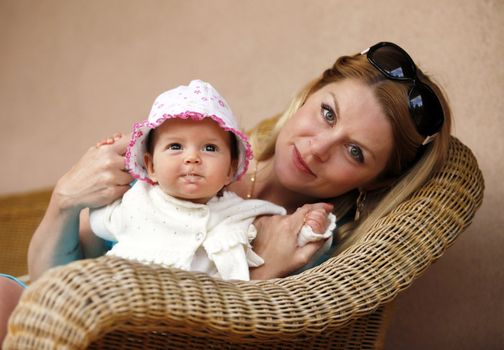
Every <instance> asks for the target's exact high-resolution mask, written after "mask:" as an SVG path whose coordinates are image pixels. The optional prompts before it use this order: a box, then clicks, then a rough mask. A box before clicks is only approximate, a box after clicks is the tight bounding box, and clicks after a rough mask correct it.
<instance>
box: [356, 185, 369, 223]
mask: <svg viewBox="0 0 504 350" xmlns="http://www.w3.org/2000/svg"><path fill="white" fill-rule="evenodd" d="M366 195H367V192H366V191H361V190H359V196H358V197H357V202H356V208H355V217H354V221H358V220H359V218H360V217H361V214H362V213H363V211H364V204H365V203H364V202H365V201H366Z"/></svg>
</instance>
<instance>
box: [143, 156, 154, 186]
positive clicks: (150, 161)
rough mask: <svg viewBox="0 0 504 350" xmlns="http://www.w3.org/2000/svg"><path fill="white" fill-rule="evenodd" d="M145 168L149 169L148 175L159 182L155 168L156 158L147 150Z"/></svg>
mask: <svg viewBox="0 0 504 350" xmlns="http://www.w3.org/2000/svg"><path fill="white" fill-rule="evenodd" d="M144 163H145V170H147V175H148V176H149V179H151V180H152V182H156V183H157V177H156V172H155V170H154V160H153V159H152V154H150V153H149V152H145V154H144Z"/></svg>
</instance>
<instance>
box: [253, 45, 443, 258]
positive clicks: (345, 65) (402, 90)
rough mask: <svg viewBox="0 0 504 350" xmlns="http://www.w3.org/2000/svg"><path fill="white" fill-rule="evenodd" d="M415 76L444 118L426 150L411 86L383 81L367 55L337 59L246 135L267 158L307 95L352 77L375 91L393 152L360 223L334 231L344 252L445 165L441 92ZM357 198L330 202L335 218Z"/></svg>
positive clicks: (260, 155) (259, 156)
mask: <svg viewBox="0 0 504 350" xmlns="http://www.w3.org/2000/svg"><path fill="white" fill-rule="evenodd" d="M417 74H418V77H419V79H420V80H421V81H422V82H423V83H424V84H427V85H429V86H430V87H431V88H432V90H433V91H434V92H435V93H436V95H437V96H438V99H439V101H440V102H441V105H442V108H443V112H444V119H445V120H444V124H443V126H442V129H441V130H440V132H439V134H438V135H437V136H436V138H435V139H434V140H433V141H432V142H431V143H430V144H428V145H427V146H422V142H423V141H424V139H425V137H423V136H421V135H420V134H419V133H418V132H417V130H416V127H415V125H414V123H413V120H412V117H411V115H410V112H409V107H408V91H409V89H410V87H411V83H404V82H397V81H392V80H390V79H387V78H386V77H385V76H384V75H383V74H381V73H380V72H379V71H378V70H377V69H375V68H374V67H373V66H372V65H371V64H370V63H369V62H368V60H367V57H366V56H365V55H360V54H357V55H354V56H343V57H340V58H338V59H337V60H336V62H335V63H334V65H333V66H332V67H331V68H329V69H327V70H325V71H324V73H323V74H322V76H321V77H319V78H318V79H315V80H314V81H312V82H310V83H308V84H307V85H306V86H305V87H304V88H303V89H302V90H301V91H300V92H299V93H298V94H297V95H296V96H295V97H294V98H293V99H292V101H291V103H290V105H289V106H288V108H287V109H286V110H285V111H284V112H283V113H281V114H279V115H277V116H274V117H273V118H271V119H268V120H266V121H263V122H262V123H260V124H259V125H258V126H257V127H256V128H254V129H253V130H252V131H251V133H250V140H251V143H252V146H253V148H254V153H255V156H256V159H257V160H258V161H262V160H266V159H269V158H271V157H273V156H274V154H275V143H276V139H277V137H278V134H279V132H280V130H281V129H282V127H283V126H284V125H285V123H286V122H287V121H288V120H289V119H290V118H291V116H292V115H293V114H294V113H295V112H296V111H297V110H298V109H299V108H300V107H301V106H302V105H303V103H304V102H305V101H306V99H307V98H308V97H309V96H310V95H311V94H313V93H314V92H316V91H318V90H319V89H321V88H322V87H324V86H326V85H328V84H330V83H334V82H337V81H341V80H344V79H356V80H358V81H360V82H362V83H364V84H366V85H367V86H369V87H370V88H371V89H373V91H374V94H375V96H376V98H377V100H378V103H379V104H380V106H381V108H382V110H383V112H384V114H385V116H386V117H387V118H388V120H389V121H390V124H391V126H392V130H393V135H394V147H393V153H392V155H391V157H390V159H389V162H388V164H387V166H386V168H385V170H384V171H383V172H382V173H381V174H380V175H379V176H378V178H377V179H376V181H375V182H376V183H377V184H378V185H379V186H380V187H381V189H380V190H378V191H375V195H371V196H368V199H367V200H366V209H367V210H365V211H364V212H363V213H361V217H360V220H359V221H358V222H354V223H353V224H352V225H344V226H343V227H341V228H340V229H339V230H338V237H339V238H340V239H341V240H344V241H345V242H344V243H343V244H342V248H344V247H346V246H348V245H349V244H350V243H351V242H353V241H355V240H356V239H358V238H359V237H361V236H362V235H363V234H364V233H365V232H366V231H367V230H368V229H369V227H370V226H371V225H372V224H373V223H374V222H375V221H376V220H378V219H380V218H382V217H383V216H385V215H387V214H388V213H389V212H390V211H391V210H392V209H393V208H395V207H396V206H397V205H399V204H400V203H401V202H403V201H404V200H405V199H407V198H408V197H409V196H410V195H411V194H412V193H413V192H414V191H415V190H417V189H418V188H419V187H420V186H422V184H424V183H425V181H426V180H427V179H428V178H429V177H430V176H431V174H433V173H434V172H435V171H436V170H438V169H439V168H440V167H441V166H442V164H443V163H444V161H445V158H446V155H447V153H448V145H449V140H450V128H451V113H450V109H449V106H448V103H447V100H446V97H445V96H444V94H443V92H442V91H441V89H440V88H439V87H438V86H437V85H436V84H435V83H434V82H433V81H432V80H431V79H430V78H429V77H428V76H427V75H426V74H424V73H422V71H420V69H418V73H417ZM358 194H359V191H358V189H355V190H353V191H350V192H349V193H347V194H344V195H342V196H339V197H337V198H334V204H335V212H336V215H337V217H343V215H344V214H345V213H348V211H349V210H350V209H351V208H352V207H355V201H356V198H357V196H358ZM362 214H363V215H362ZM349 233H352V234H351V235H349ZM339 250H341V249H339Z"/></svg>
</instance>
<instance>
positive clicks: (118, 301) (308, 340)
mask: <svg viewBox="0 0 504 350" xmlns="http://www.w3.org/2000/svg"><path fill="white" fill-rule="evenodd" d="M483 186H484V184H483V178H482V175H481V172H480V171H479V169H478V166H477V163H476V160H475V158H474V156H473V155H472V153H471V152H470V150H469V149H468V148H467V147H466V146H464V145H463V144H462V143H460V142H459V141H458V140H457V139H455V138H453V139H452V142H451V145H450V152H449V159H448V162H447V164H446V165H445V166H444V168H443V169H442V170H441V171H440V172H439V173H437V174H436V175H435V176H434V177H433V178H432V179H431V180H429V182H428V183H427V184H425V185H424V186H423V188H422V189H420V190H419V191H417V192H416V193H415V194H414V195H413V196H412V198H410V199H409V200H407V201H406V202H404V203H403V204H401V205H400V206H398V207H397V208H396V209H395V210H394V211H393V212H391V213H390V214H389V215H388V216H387V217H385V218H383V219H381V220H380V221H378V222H376V224H375V225H374V226H373V227H372V228H371V229H370V231H369V232H368V233H367V234H366V235H365V237H363V239H362V240H360V241H357V242H355V243H354V244H353V245H352V246H350V247H349V249H347V250H346V251H345V252H343V253H342V254H340V255H338V256H337V257H334V258H332V259H330V260H329V261H327V262H326V263H324V264H322V265H320V266H318V267H316V268H314V269H311V270H308V271H306V272H304V273H302V274H299V275H296V276H292V277H288V278H283V279H275V280H269V281H252V282H237V281H222V280H217V279H212V278H210V277H208V276H206V275H203V274H197V273H191V272H186V271H180V270H176V269H166V268H162V267H158V266H147V265H142V264H139V263H135V262H132V261H128V260H123V259H119V258H113V257H102V258H99V259H96V260H84V261H78V262H75V263H72V264H69V265H67V266H64V267H59V268H55V269H52V270H51V271H49V272H48V273H47V274H45V275H44V276H43V277H42V278H41V279H39V280H38V281H36V282H35V283H34V284H33V285H32V286H30V288H29V289H28V290H27V291H26V292H25V294H24V295H23V297H22V299H21V302H20V304H19V306H18V307H17V308H16V310H15V312H14V314H13V316H12V317H11V320H10V324H9V334H8V337H7V339H6V343H5V344H4V345H5V348H6V349H60V348H61V349H82V348H86V347H88V346H89V345H90V344H91V345H92V347H93V348H128V349H129V348H143V347H145V348H198V347H199V348H230V349H235V348H250V349H257V348H265V349H270V348H273V347H274V348H280V347H281V348H288V349H298V348H299V349H308V348H352V349H354V348H355V349H357V348H373V347H374V346H375V343H374V340H375V338H376V334H377V333H378V332H377V330H376V329H374V328H375V327H377V326H378V327H379V325H380V322H379V321H377V322H376V323H373V320H372V319H373V317H375V316H374V315H376V314H377V313H378V314H380V311H381V310H382V307H383V305H385V304H387V303H388V302H390V301H391V300H392V299H394V298H395V296H396V295H397V294H398V293H399V292H400V291H401V290H403V289H405V288H407V287H408V286H410V285H411V283H412V281H413V280H414V279H415V278H417V277H418V276H419V275H420V274H421V273H422V272H423V271H424V270H425V269H426V268H427V267H428V266H429V265H430V264H431V263H432V262H433V261H435V260H436V259H437V258H439V257H440V256H441V255H442V254H443V252H444V251H445V250H446V249H447V247H449V246H450V245H451V244H452V243H453V241H454V240H455V239H456V238H457V236H458V235H459V234H460V233H461V232H462V231H463V230H464V229H465V228H466V227H467V226H468V225H469V224H470V223H471V221H472V218H473V216H474V214H475V212H476V210H477V208H478V207H479V206H480V205H481V202H482V196H483ZM378 318H379V317H378ZM368 332H374V336H370V337H367V336H368V334H367V333H368ZM107 342H108V343H107ZM121 344H122V345H121ZM125 344H127V346H126V345H125Z"/></svg>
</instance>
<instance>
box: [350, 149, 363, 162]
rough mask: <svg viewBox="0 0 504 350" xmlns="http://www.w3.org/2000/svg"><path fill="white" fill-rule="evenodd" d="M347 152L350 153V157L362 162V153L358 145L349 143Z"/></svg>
mask: <svg viewBox="0 0 504 350" xmlns="http://www.w3.org/2000/svg"><path fill="white" fill-rule="evenodd" d="M348 152H349V153H350V157H352V158H353V159H355V160H356V161H358V162H359V163H364V155H363V154H362V150H361V149H360V148H359V147H358V146H356V145H349V146H348Z"/></svg>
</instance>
